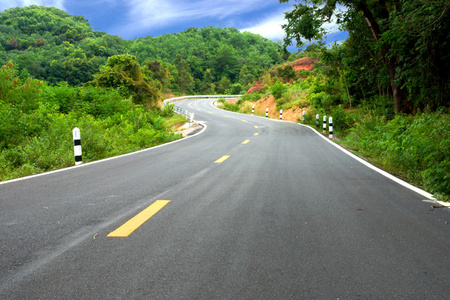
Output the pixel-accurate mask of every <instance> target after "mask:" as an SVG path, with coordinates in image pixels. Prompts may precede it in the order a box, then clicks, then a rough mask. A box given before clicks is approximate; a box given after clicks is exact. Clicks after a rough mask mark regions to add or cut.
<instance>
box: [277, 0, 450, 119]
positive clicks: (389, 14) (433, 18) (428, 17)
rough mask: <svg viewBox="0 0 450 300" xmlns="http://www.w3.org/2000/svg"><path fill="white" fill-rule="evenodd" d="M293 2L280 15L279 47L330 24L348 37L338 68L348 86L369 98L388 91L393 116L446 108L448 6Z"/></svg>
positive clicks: (397, 0)
mask: <svg viewBox="0 0 450 300" xmlns="http://www.w3.org/2000/svg"><path fill="white" fill-rule="evenodd" d="M280 2H289V0H280ZM295 2H296V3H295V5H294V9H293V10H291V11H289V12H287V13H286V19H287V20H288V24H286V25H284V26H283V28H284V30H285V32H286V38H285V45H289V44H291V41H292V39H296V40H297V42H298V43H300V44H301V38H302V37H303V38H306V39H307V40H321V39H322V38H323V36H324V35H325V34H326V32H325V30H324V29H323V28H324V27H322V25H323V24H325V23H327V22H331V21H335V22H337V23H338V24H339V25H340V27H341V29H343V30H345V31H348V32H349V38H348V39H347V40H346V42H345V43H344V44H343V45H342V46H341V48H342V49H343V50H342V51H344V52H345V53H344V55H343V56H342V60H341V61H340V64H341V65H340V68H341V69H342V70H344V72H345V73H346V76H347V77H352V78H353V82H354V81H357V82H358V85H360V86H365V87H366V88H367V90H370V91H368V92H369V93H370V92H377V91H376V89H378V90H379V91H381V90H385V89H386V87H387V86H388V87H389V89H388V90H389V94H390V95H391V96H392V99H393V102H394V107H395V110H396V111H397V112H399V111H402V110H403V111H404V110H409V109H411V107H425V106H429V107H432V108H436V107H438V106H443V105H444V106H445V105H448V103H449V75H450V74H449V70H450V68H449V67H450V57H449V55H450V44H449V43H448V41H449V40H450V22H449V21H448V20H450V15H449V3H448V1H445V0H433V1H428V0H415V1H407V0H332V1H330V0H328V1H326V0H310V1H295ZM300 2H301V3H300ZM350 79H351V78H350ZM370 86H371V87H372V88H370ZM379 91H378V92H379ZM380 93H381V92H380Z"/></svg>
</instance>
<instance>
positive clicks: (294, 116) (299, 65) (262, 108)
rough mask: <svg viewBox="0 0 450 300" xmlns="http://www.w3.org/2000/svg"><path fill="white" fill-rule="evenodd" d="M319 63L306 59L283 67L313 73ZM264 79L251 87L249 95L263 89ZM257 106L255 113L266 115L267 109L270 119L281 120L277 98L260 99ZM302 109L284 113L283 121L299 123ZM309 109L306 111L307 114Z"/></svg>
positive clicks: (315, 60) (312, 59) (293, 109)
mask: <svg viewBox="0 0 450 300" xmlns="http://www.w3.org/2000/svg"><path fill="white" fill-rule="evenodd" d="M316 62H317V59H314V58H310V57H305V58H302V59H299V60H296V61H293V62H290V63H287V64H285V65H284V66H282V68H284V67H285V66H286V65H291V66H292V68H293V69H294V71H296V72H300V71H302V70H307V71H312V70H313V69H314V64H315V63H316ZM262 83H263V79H262V78H261V79H259V80H258V82H257V83H256V84H255V85H254V86H253V87H251V88H250V89H249V90H248V91H247V94H251V93H253V92H255V91H259V90H260V89H261V88H262ZM254 105H255V112H257V113H260V114H264V115H265V113H266V108H268V109H269V117H271V118H275V119H279V118H280V110H278V109H277V108H276V102H275V98H274V97H273V96H272V95H270V96H268V97H264V98H261V99H259V100H258V101H256V102H255V103H254ZM303 110H305V109H302V108H298V107H293V108H290V109H288V110H285V111H283V120H287V121H292V122H297V121H298V120H301V119H302V114H303ZM307 111H308V109H306V112H307Z"/></svg>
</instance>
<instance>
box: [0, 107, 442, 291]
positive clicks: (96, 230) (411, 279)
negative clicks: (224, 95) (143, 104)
mask: <svg viewBox="0 0 450 300" xmlns="http://www.w3.org/2000/svg"><path fill="white" fill-rule="evenodd" d="M177 105H180V106H182V107H184V108H186V109H188V110H190V111H193V112H194V113H195V119H196V120H197V121H201V122H203V123H204V124H205V125H206V127H205V128H206V129H205V130H204V131H203V132H202V133H201V134H199V135H196V136H194V137H191V138H187V139H184V140H181V141H178V142H175V143H171V144H169V145H165V146H162V147H156V148H153V149H149V150H146V151H141V152H138V153H134V154H132V155H127V156H123V157H120V158H116V159H111V160H104V161H100V162H97V163H91V164H85V165H82V166H81V167H76V168H71V169H67V170H63V171H61V172H56V173H51V174H47V175H45V176H38V177H33V178H28V179H25V180H19V181H13V182H7V183H4V184H0V226H1V227H0V247H1V248H0V299H241V298H242V299H338V298H339V299H357V298H361V299H395V298H399V299H433V298H434V299H449V298H450V255H449V252H450V251H449V250H450V225H449V224H448V223H449V222H450V213H449V209H447V208H435V209H430V206H431V205H434V203H432V202H429V201H430V200H428V199H427V198H426V197H425V196H423V195H421V194H418V193H416V192H414V191H412V190H410V189H408V188H406V187H404V186H402V185H400V184H398V183H396V182H394V181H392V180H391V179H389V178H386V177H385V176H383V175H381V174H379V173H378V172H375V171H374V170H373V169H371V168H369V167H367V166H366V165H364V164H362V163H361V162H359V161H357V160H355V159H354V158H352V157H350V156H348V155H347V154H345V153H344V152H342V151H340V150H339V149H338V148H337V147H335V146H333V145H332V144H331V143H329V142H327V141H326V140H325V139H323V138H321V137H320V136H319V135H318V134H317V133H315V132H314V131H313V130H311V129H309V128H307V127H304V126H301V125H298V124H294V123H289V122H280V121H276V120H270V119H265V118H260V117H252V116H247V115H241V114H236V113H231V112H226V111H222V110H219V109H217V108H215V107H213V106H212V100H190V101H185V102H182V103H178V104H177ZM135 216H136V217H135Z"/></svg>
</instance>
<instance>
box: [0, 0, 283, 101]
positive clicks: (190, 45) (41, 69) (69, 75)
mask: <svg viewBox="0 0 450 300" xmlns="http://www.w3.org/2000/svg"><path fill="white" fill-rule="evenodd" d="M282 53H283V52H282V46H281V45H280V44H277V43H274V42H272V41H270V40H268V39H265V38H263V37H262V36H259V35H255V34H252V33H249V32H243V33H241V32H239V31H238V30H237V29H235V28H222V27H218V28H217V27H205V28H201V29H198V28H189V29H187V30H185V31H184V32H180V33H174V34H165V35H163V36H160V37H151V36H148V37H145V38H139V39H134V40H124V39H122V38H120V37H118V36H113V35H109V34H106V33H105V32H102V31H98V30H96V29H93V28H92V27H91V26H90V24H89V22H88V20H86V19H85V18H84V17H82V16H71V15H69V14H67V13H66V12H64V11H61V10H59V9H57V8H53V7H52V8H49V7H41V6H35V5H33V6H29V7H23V8H11V9H8V10H5V11H3V12H2V13H0V64H1V65H5V64H7V63H8V62H9V61H10V60H12V61H13V63H14V65H15V66H16V68H17V69H18V71H19V74H20V75H21V77H22V78H26V77H28V76H30V75H31V76H32V77H34V78H36V79H41V80H45V81H47V82H49V83H50V84H58V83H59V82H62V81H67V82H68V83H69V84H70V85H74V86H76V85H80V84H83V83H86V82H89V81H91V80H93V75H94V74H96V73H98V72H99V68H100V66H102V65H105V64H106V61H107V58H108V57H110V56H113V55H117V54H132V55H134V56H136V57H137V60H138V62H139V63H140V64H141V65H142V66H147V67H148V68H150V69H152V66H155V63H154V62H155V61H159V64H158V63H157V64H156V66H158V65H162V66H164V68H165V69H166V70H168V71H169V73H170V75H169V76H168V78H166V80H167V82H166V84H165V88H166V89H167V91H171V92H173V93H192V94H195V93H225V92H228V91H231V90H232V89H233V91H235V92H237V91H239V92H240V91H244V90H245V89H246V87H247V86H248V85H249V84H250V83H251V82H252V81H253V80H254V79H256V78H258V77H259V76H260V75H261V74H262V72H263V71H264V70H265V69H267V68H268V67H270V66H272V65H274V64H277V63H280V62H281V61H282Z"/></svg>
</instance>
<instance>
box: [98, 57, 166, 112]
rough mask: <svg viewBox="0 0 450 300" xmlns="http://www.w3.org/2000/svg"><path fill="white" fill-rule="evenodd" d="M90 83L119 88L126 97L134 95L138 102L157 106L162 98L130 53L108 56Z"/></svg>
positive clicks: (134, 100) (148, 105)
mask: <svg viewBox="0 0 450 300" xmlns="http://www.w3.org/2000/svg"><path fill="white" fill-rule="evenodd" d="M90 85H93V86H98V87H106V88H113V89H119V91H120V93H121V94H122V95H123V96H124V97H132V99H133V102H134V103H136V104H143V105H145V106H147V107H155V106H156V104H157V103H158V100H159V98H160V96H159V92H158V89H157V88H156V87H155V86H154V84H153V82H151V80H150V79H149V78H147V76H145V74H144V73H143V70H142V69H141V66H140V64H139V63H138V62H137V61H136V57H134V56H132V55H129V54H121V55H114V56H111V57H109V58H108V61H107V62H106V65H105V66H103V67H102V68H101V69H100V74H98V75H96V76H95V78H94V80H93V81H92V82H90Z"/></svg>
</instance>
